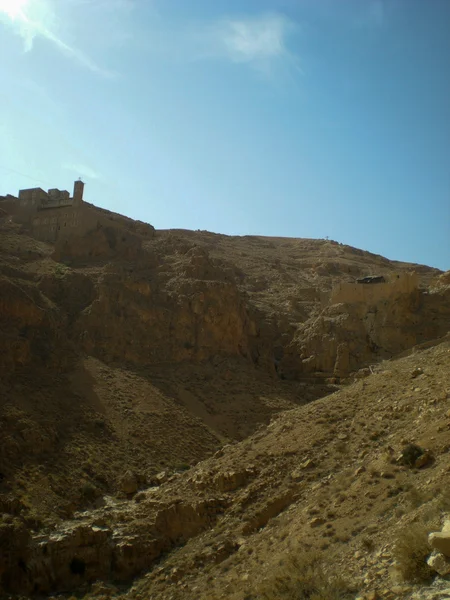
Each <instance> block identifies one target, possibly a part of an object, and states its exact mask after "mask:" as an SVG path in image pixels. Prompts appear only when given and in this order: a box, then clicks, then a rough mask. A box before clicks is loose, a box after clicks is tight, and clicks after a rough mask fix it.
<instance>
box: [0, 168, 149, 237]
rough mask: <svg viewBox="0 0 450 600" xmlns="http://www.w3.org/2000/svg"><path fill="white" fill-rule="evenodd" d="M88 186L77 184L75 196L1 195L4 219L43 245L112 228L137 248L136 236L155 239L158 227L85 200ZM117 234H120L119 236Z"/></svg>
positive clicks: (64, 192) (51, 192)
mask: <svg viewBox="0 0 450 600" xmlns="http://www.w3.org/2000/svg"><path fill="white" fill-rule="evenodd" d="M83 192H84V183H83V182H82V181H81V180H78V181H75V183H74V187H73V196H70V194H69V192H68V191H67V190H59V189H57V188H53V189H50V190H48V191H47V192H46V191H45V190H43V189H42V188H31V189H26V190H20V191H19V196H18V198H16V197H15V196H11V195H10V194H8V195H7V196H0V218H5V216H6V217H7V218H10V219H12V220H13V221H15V222H17V223H21V224H22V225H23V227H24V228H25V229H26V230H27V231H28V232H29V233H30V235H32V236H33V237H35V238H37V239H38V240H41V241H43V242H50V243H57V242H65V241H66V240H69V238H80V237H83V236H85V234H87V233H90V232H93V231H99V230H103V233H104V234H105V232H106V231H109V232H110V230H111V228H112V229H114V230H116V232H121V233H120V239H121V241H122V242H123V243H124V244H131V245H133V243H134V242H136V240H134V242H133V239H132V236H134V237H136V234H137V235H138V236H141V237H144V238H145V237H153V235H154V231H155V230H154V227H152V226H151V225H149V224H148V223H142V222H141V221H134V220H132V219H129V218H127V217H124V216H122V215H119V214H117V213H113V212H111V211H109V210H106V209H103V208H99V207H98V206H94V205H93V204H89V203H87V202H85V201H84V200H83ZM115 235H118V233H116V234H115Z"/></svg>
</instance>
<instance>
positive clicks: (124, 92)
mask: <svg viewBox="0 0 450 600" xmlns="http://www.w3.org/2000/svg"><path fill="white" fill-rule="evenodd" d="M449 30H450V1H449V0H426V1H425V0H239V1H238V0H214V2H212V1H211V0H189V1H188V0H0V81H1V86H0V194H3V195H4V194H6V193H12V194H17V191H18V190H19V189H23V188H29V187H42V188H44V189H48V188H51V187H58V188H60V189H68V190H72V185H73V181H74V180H75V179H78V177H81V178H82V179H83V180H84V181H85V183H86V187H85V199H86V200H87V201H88V202H92V203H94V204H97V205H98V206H102V207H105V208H108V209H110V210H113V211H116V212H119V213H121V214H125V215H127V216H130V217H132V218H135V219H140V220H142V221H146V222H149V223H151V224H152V225H154V226H155V227H156V228H157V229H166V228H184V229H200V230H209V231H214V232H218V233H225V234H230V235H253V234H255V235H269V236H289V237H304V238H322V239H323V238H327V237H328V238H330V239H333V240H336V241H338V242H341V243H344V244H349V245H351V246H355V247H358V248H362V249H364V250H369V251H371V252H374V253H377V254H382V255H383V256H386V257H388V258H390V259H396V260H404V261H410V262H417V263H423V264H428V265H431V266H435V267H438V268H440V269H443V270H448V269H450V35H448V32H449Z"/></svg>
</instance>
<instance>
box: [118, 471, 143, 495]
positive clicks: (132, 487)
mask: <svg viewBox="0 0 450 600" xmlns="http://www.w3.org/2000/svg"><path fill="white" fill-rule="evenodd" d="M138 486H139V483H138V479H137V477H136V475H135V474H134V473H132V472H131V471H127V472H126V473H125V474H124V475H123V476H122V478H121V479H120V481H119V489H120V491H121V492H123V493H124V494H127V496H128V495H131V494H135V493H136V492H137V490H138Z"/></svg>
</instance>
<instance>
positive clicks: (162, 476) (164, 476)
mask: <svg viewBox="0 0 450 600" xmlns="http://www.w3.org/2000/svg"><path fill="white" fill-rule="evenodd" d="M168 479H169V474H168V473H167V471H161V473H158V475H155V477H154V478H153V479H152V480H151V484H152V485H155V486H156V485H162V484H163V483H165V482H166V481H167V480H168Z"/></svg>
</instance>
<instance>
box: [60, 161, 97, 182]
mask: <svg viewBox="0 0 450 600" xmlns="http://www.w3.org/2000/svg"><path fill="white" fill-rule="evenodd" d="M63 169H66V170H68V171H72V172H74V173H77V174H78V176H79V177H80V176H83V177H88V178H89V179H101V175H100V173H98V172H97V171H95V170H94V169H92V168H91V167H89V166H87V165H83V164H81V163H76V164H72V163H66V164H64V165H63Z"/></svg>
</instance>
